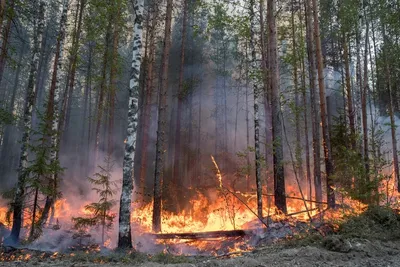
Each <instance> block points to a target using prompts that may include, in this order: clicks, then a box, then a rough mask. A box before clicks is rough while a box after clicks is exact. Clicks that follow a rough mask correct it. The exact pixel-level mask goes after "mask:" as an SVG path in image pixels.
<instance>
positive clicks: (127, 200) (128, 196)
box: [118, 0, 144, 248]
mask: <svg viewBox="0 0 400 267" xmlns="http://www.w3.org/2000/svg"><path fill="white" fill-rule="evenodd" d="M133 10H134V12H135V21H134V36H133V47H132V54H133V57H132V69H131V80H130V84H129V102H128V103H129V108H128V129H127V138H126V143H125V155H124V163H123V177H122V192H121V199H120V207H119V229H118V248H132V236H131V204H132V190H133V180H132V174H133V167H134V166H133V163H134V157H135V146H136V132H137V121H138V103H139V99H138V98H139V81H140V78H139V76H140V67H141V63H142V32H143V27H142V24H143V10H144V0H136V1H135V2H134V6H133Z"/></svg>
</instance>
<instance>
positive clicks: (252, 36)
mask: <svg viewBox="0 0 400 267" xmlns="http://www.w3.org/2000/svg"><path fill="white" fill-rule="evenodd" d="M249 4H250V6H249V8H250V14H249V15H250V53H251V71H252V72H254V71H256V70H257V69H258V68H259V67H260V66H259V65H258V64H257V52H256V47H255V43H256V40H255V37H256V33H255V28H256V23H257V18H256V15H255V11H254V7H255V1H254V0H250V3H249ZM253 94H254V147H255V158H256V162H255V163H256V186H257V216H258V217H259V218H263V209H262V206H263V203H262V177H261V153H260V121H259V120H260V114H259V101H260V89H259V88H258V84H257V81H256V80H255V79H254V80H253Z"/></svg>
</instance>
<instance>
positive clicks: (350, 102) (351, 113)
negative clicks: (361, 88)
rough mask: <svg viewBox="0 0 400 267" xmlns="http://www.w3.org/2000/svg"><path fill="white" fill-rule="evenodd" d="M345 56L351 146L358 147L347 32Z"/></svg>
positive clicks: (344, 43) (344, 47) (344, 46)
mask: <svg viewBox="0 0 400 267" xmlns="http://www.w3.org/2000/svg"><path fill="white" fill-rule="evenodd" d="M343 58H344V68H345V76H346V93H347V112H348V116H349V127H350V134H351V148H352V149H353V150H354V149H356V140H355V135H356V127H355V122H354V110H353V96H352V92H351V83H350V63H349V50H348V46H347V38H346V34H343Z"/></svg>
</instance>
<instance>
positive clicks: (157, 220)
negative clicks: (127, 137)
mask: <svg viewBox="0 0 400 267" xmlns="http://www.w3.org/2000/svg"><path fill="white" fill-rule="evenodd" d="M172 2H173V0H167V10H166V17H165V32H164V47H163V55H162V60H161V80H160V92H159V104H158V105H159V106H158V125H157V143H156V162H155V174H154V201H153V231H154V232H156V233H157V232H160V231H161V209H162V207H161V196H162V182H163V170H164V160H165V159H164V142H165V131H166V123H167V121H166V116H167V91H168V64H169V52H170V48H171V21H172Z"/></svg>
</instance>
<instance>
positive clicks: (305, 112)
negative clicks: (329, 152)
mask: <svg viewBox="0 0 400 267" xmlns="http://www.w3.org/2000/svg"><path fill="white" fill-rule="evenodd" d="M299 12H300V13H299V22H300V23H299V24H300V30H301V32H302V33H303V14H302V9H301V8H300V11H299ZM300 36H301V37H300V43H301V44H304V38H303V34H301V35H300ZM299 58H300V59H301V60H300V65H301V93H302V103H303V117H304V142H305V153H306V155H305V157H306V179H307V184H308V199H311V198H312V182H311V168H310V147H309V143H310V142H309V139H308V109H307V106H308V104H307V95H306V69H305V66H304V65H305V63H304V61H305V60H304V57H303V56H301V54H299Z"/></svg>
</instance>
